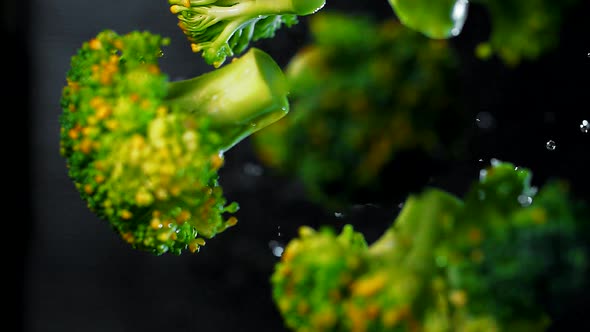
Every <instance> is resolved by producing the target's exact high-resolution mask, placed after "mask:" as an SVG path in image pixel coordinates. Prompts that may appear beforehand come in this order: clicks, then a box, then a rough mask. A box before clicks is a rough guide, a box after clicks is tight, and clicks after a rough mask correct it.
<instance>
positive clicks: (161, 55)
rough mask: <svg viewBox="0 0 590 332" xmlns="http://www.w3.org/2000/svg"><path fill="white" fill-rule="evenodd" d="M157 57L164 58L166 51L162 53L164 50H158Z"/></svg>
mask: <svg viewBox="0 0 590 332" xmlns="http://www.w3.org/2000/svg"><path fill="white" fill-rule="evenodd" d="M156 56H157V57H158V58H161V57H163V56H164V51H162V50H158V53H156Z"/></svg>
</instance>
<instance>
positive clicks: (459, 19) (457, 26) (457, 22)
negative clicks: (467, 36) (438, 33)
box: [451, 0, 469, 36]
mask: <svg viewBox="0 0 590 332" xmlns="http://www.w3.org/2000/svg"><path fill="white" fill-rule="evenodd" d="M468 8H469V1H467V0H457V2H456V3H455V6H453V11H452V12H451V18H452V19H453V22H454V25H453V28H452V29H451V34H452V35H453V36H458V35H459V34H460V33H461V30H463V25H464V24H465V20H466V19H467V12H468V10H467V9H468Z"/></svg>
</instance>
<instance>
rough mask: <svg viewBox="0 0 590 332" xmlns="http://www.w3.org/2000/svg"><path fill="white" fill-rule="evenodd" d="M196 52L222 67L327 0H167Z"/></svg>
mask: <svg viewBox="0 0 590 332" xmlns="http://www.w3.org/2000/svg"><path fill="white" fill-rule="evenodd" d="M168 2H169V3H170V11H171V12H172V14H175V15H177V17H178V20H179V23H178V26H179V27H180V28H181V29H182V31H183V32H184V34H185V35H186V37H187V38H188V40H189V41H190V42H191V48H192V50H193V52H195V53H199V52H202V56H203V58H204V59H205V61H206V62H207V63H208V64H210V65H213V66H215V67H219V66H221V65H222V64H223V63H224V62H225V60H226V58H227V57H231V56H233V55H234V54H240V53H242V52H244V51H245V50H246V49H247V48H248V45H249V44H250V42H251V41H257V40H259V39H263V38H272V37H274V36H275V32H276V30H278V29H279V28H281V26H282V25H283V24H284V25H286V26H287V27H291V26H292V25H294V24H296V23H297V22H298V18H297V17H298V16H304V15H310V14H313V13H315V12H317V11H318V10H320V9H321V8H322V7H323V6H324V4H325V2H326V1H325V0H168Z"/></svg>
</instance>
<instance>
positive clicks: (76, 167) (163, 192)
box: [60, 30, 289, 254]
mask: <svg viewBox="0 0 590 332" xmlns="http://www.w3.org/2000/svg"><path fill="white" fill-rule="evenodd" d="M168 43H169V40H168V39H167V38H163V37H161V36H158V35H154V34H151V33H148V32H139V31H133V32H131V33H129V34H127V35H118V34H117V33H115V32H114V31H110V30H105V31H102V32H101V33H99V34H98V35H97V36H96V38H93V39H92V40H90V41H88V42H85V43H83V45H82V47H81V48H80V49H79V50H78V52H77V54H76V55H75V56H73V57H72V59H71V68H70V70H69V71H68V74H67V85H66V86H65V87H64V88H63V91H62V97H61V107H62V110H63V111H62V115H61V118H60V123H61V140H60V144H61V154H62V155H63V156H64V157H65V159H66V163H67V167H68V174H69V176H70V177H71V178H72V179H73V181H74V183H75V185H76V188H77V189H78V190H79V192H80V194H81V196H82V198H83V199H84V200H85V201H86V202H87V204H88V207H89V208H90V209H91V210H92V211H93V212H95V213H96V214H97V215H98V216H99V217H100V218H102V219H105V220H108V221H109V222H110V224H111V226H112V227H113V228H114V229H115V230H116V231H117V232H118V233H119V234H120V235H121V237H122V238H123V239H124V240H125V241H127V242H128V243H129V244H131V245H132V246H133V247H134V248H137V249H141V250H145V251H149V252H152V253H155V254H163V253H165V252H171V253H174V254H180V253H181V252H183V251H184V250H185V249H188V250H190V251H191V252H196V251H198V249H199V248H200V246H202V245H203V244H204V243H205V239H209V238H212V237H214V236H215V235H216V234H218V233H220V232H222V231H224V230H225V229H226V228H228V227H230V226H233V225H234V224H235V223H236V222H237V219H236V218H235V217H234V216H229V215H231V214H232V213H234V212H236V211H237V209H238V204H237V203H235V202H234V203H231V204H227V202H226V199H225V198H224V196H223V191H222V188H221V187H220V185H219V183H218V170H219V168H220V167H222V165H223V161H224V159H223V153H224V152H225V151H227V150H228V149H230V148H231V147H233V146H234V145H235V144H237V143H238V142H240V141H241V140H242V139H244V138H245V137H247V136H248V135H250V134H252V133H253V132H255V131H257V130H259V129H261V128H263V127H264V126H266V125H268V124H270V123H272V122H273V121H276V120H278V119H280V118H281V117H283V116H284V115H285V114H286V113H287V112H288V108H289V105H288V101H287V97H286V95H287V89H286V82H285V78H284V76H283V73H282V71H281V69H280V68H279V66H278V65H277V64H276V63H275V62H274V60H273V59H272V58H271V57H270V56H269V55H268V54H266V53H264V52H262V51H261V50H259V49H256V48H252V49H250V50H249V51H248V52H247V53H246V54H244V55H243V56H242V57H241V58H238V59H236V60H235V61H233V62H232V63H230V64H228V65H227V66H224V67H223V68H220V69H216V70H214V71H211V72H209V73H205V74H203V75H201V76H198V77H196V78H193V79H189V80H184V81H176V82H170V81H168V77H167V76H166V75H165V74H163V73H161V72H160V69H159V67H158V58H159V57H160V56H161V54H162V49H161V48H162V47H163V46H165V45H167V44H168Z"/></svg>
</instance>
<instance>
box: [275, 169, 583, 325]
mask: <svg viewBox="0 0 590 332" xmlns="http://www.w3.org/2000/svg"><path fill="white" fill-rule="evenodd" d="M485 171H486V172H484V173H485V174H484V175H482V177H481V179H480V181H479V182H475V183H474V184H473V185H472V187H471V189H470V191H469V192H468V194H467V195H466V196H465V199H464V200H459V199H457V198H455V197H454V196H452V195H450V194H448V193H446V192H444V191H442V190H439V189H435V188H429V189H426V190H424V191H423V192H422V193H419V194H415V195H412V196H410V197H409V198H408V200H407V202H406V203H405V205H404V208H403V210H402V211H401V212H400V214H399V216H398V217H397V219H396V220H395V221H394V223H393V224H392V226H391V227H390V228H389V229H388V230H387V231H386V232H385V233H384V235H383V236H382V237H381V238H380V239H379V240H377V241H376V242H375V243H373V244H371V245H370V246H366V245H353V244H354V243H363V241H362V234H360V233H357V232H354V231H353V230H352V226H351V225H346V226H344V229H343V231H342V233H341V234H340V235H335V233H334V230H333V229H331V228H322V229H321V230H320V231H318V232H314V231H313V230H309V229H308V228H304V231H303V232H302V235H301V236H300V237H299V238H296V239H293V240H292V241H291V242H289V244H288V245H287V247H286V249H285V252H284V254H283V257H282V258H281V261H280V262H279V263H278V264H277V265H276V268H275V271H274V273H273V275H272V277H271V283H272V287H273V299H274V300H275V303H276V304H277V307H278V309H279V311H280V312H281V314H282V315H283V317H284V319H285V322H286V324H287V326H289V328H291V329H292V330H294V331H531V332H532V331H544V330H546V329H547V328H548V327H549V326H550V324H551V321H552V320H553V319H554V318H556V317H558V316H559V315H561V314H564V313H565V312H566V311H567V310H568V306H570V305H572V303H573V301H572V300H573V299H574V298H575V297H576V293H579V292H580V291H581V290H584V289H585V288H586V287H587V286H588V281H587V279H588V259H589V258H590V256H589V255H590V252H589V251H588V249H589V248H588V237H589V235H590V232H589V231H590V229H589V228H588V226H589V224H588V221H587V218H584V216H585V215H587V212H588V211H587V207H586V206H585V205H584V204H583V203H582V202H580V201H576V200H575V199H573V198H572V197H571V195H569V194H568V191H567V190H568V189H567V185H566V183H564V182H563V181H561V180H551V181H548V182H547V183H546V184H545V185H544V186H543V188H542V189H541V190H540V191H539V192H538V193H536V191H535V188H533V187H531V186H530V183H529V181H530V171H529V170H527V169H523V168H518V169H516V170H515V167H514V165H512V164H510V163H506V162H498V163H495V164H494V165H492V166H490V167H488V168H487V169H486V170H485ZM523 197H527V199H523ZM528 198H530V199H528ZM353 235H354V236H353ZM343 239H348V240H347V241H344V240H343ZM353 239H354V240H355V242H352V240H353Z"/></svg>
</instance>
